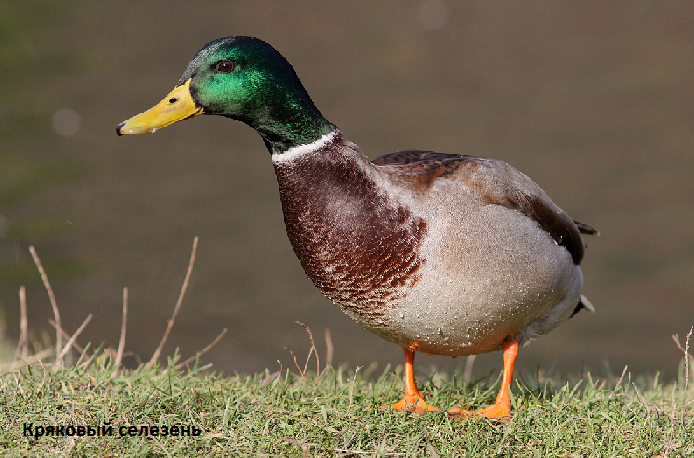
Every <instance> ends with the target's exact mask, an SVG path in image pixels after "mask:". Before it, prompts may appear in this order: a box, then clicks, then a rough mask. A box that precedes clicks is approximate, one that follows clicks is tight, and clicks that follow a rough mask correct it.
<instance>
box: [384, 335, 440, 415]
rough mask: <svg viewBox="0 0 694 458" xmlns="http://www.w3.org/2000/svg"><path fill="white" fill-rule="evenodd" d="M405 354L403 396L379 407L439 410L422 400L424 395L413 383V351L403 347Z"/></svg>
mask: <svg viewBox="0 0 694 458" xmlns="http://www.w3.org/2000/svg"><path fill="white" fill-rule="evenodd" d="M402 351H403V353H404V354H405V397H404V398H403V399H401V400H400V401H398V402H396V403H395V404H392V405H388V404H386V405H383V406H381V407H392V408H394V409H395V410H397V411H401V410H403V409H412V411H413V412H414V413H417V414H423V413H427V412H431V411H433V410H439V409H437V408H436V407H434V406H432V405H431V404H427V403H426V402H425V401H424V395H423V394H422V392H421V391H419V390H418V389H417V385H415V383H414V370H413V367H412V366H413V364H414V351H412V350H410V349H408V348H403V349H402Z"/></svg>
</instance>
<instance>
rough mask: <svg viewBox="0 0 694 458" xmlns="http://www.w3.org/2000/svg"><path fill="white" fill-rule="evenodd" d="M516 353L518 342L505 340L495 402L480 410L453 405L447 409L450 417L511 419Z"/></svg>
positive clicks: (463, 418)
mask: <svg viewBox="0 0 694 458" xmlns="http://www.w3.org/2000/svg"><path fill="white" fill-rule="evenodd" d="M517 355H518V342H517V341H514V340H507V341H506V342H504V344H503V358H504V371H503V373H502V377H501V388H500V389H499V394H497V396H496V403H495V404H492V405H491V406H489V407H487V408H486V409H482V410H463V409H461V408H460V407H454V408H453V409H451V410H449V411H448V417H449V418H451V419H456V418H460V419H461V420H465V419H467V418H470V417H486V418H491V419H494V420H499V421H509V420H510V419H511V417H510V414H511V391H510V389H511V381H512V380H513V367H514V366H515V363H516V356H517Z"/></svg>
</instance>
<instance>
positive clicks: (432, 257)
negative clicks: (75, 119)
mask: <svg viewBox="0 0 694 458" xmlns="http://www.w3.org/2000/svg"><path fill="white" fill-rule="evenodd" d="M200 114H212V115H220V116H226V117H228V118H231V119H237V120H239V121H243V122H244V123H246V124H248V125H249V126H251V127H252V128H254V129H255V130H256V131H257V132H258V133H259V134H260V136H261V137H262V139H263V141H264V142H265V146H266V147H267V149H268V151H269V152H270V154H271V158H272V164H273V166H274V168H275V173H276V175H277V181H278V183H279V194H280V199H281V201H282V211H283V213H284V221H285V224H286V227H287V235H288V236H289V240H290V242H291V244H292V246H293V247H294V252H295V253H296V255H297V257H298V258H299V260H300V262H301V265H302V266H303V268H304V271H305V272H306V275H307V276H308V277H309V278H310V279H311V280H312V281H313V283H314V284H315V285H316V287H317V288H318V289H320V291H321V292H322V293H323V294H325V295H326V296H327V297H328V298H329V299H330V300H332V301H333V302H334V303H335V304H337V305H338V306H339V307H340V308H341V309H342V310H343V311H344V312H345V313H346V314H347V315H349V316H350V318H352V319H353V320H354V321H356V322H357V323H359V324H360V325H361V326H362V327H364V328H365V329H367V330H369V331H371V332H373V333H374V334H376V335H378V336H380V337H382V338H384V339H386V340H388V341H390V342H393V343H395V344H397V345H400V346H401V347H402V348H403V352H404V354H405V395H404V398H403V399H402V400H401V401H399V402H397V403H395V404H392V407H394V408H395V409H398V410H401V409H406V408H408V409H413V410H414V411H416V412H418V413H423V412H426V411H431V410H438V409H437V408H436V407H434V406H432V405H430V404H428V403H427V402H426V401H425V400H424V396H423V395H422V393H421V392H420V391H419V390H418V389H417V386H416V385H415V381H414V376H413V368H412V366H413V363H414V356H415V352H417V351H419V352H424V353H427V354H433V355H448V356H461V355H476V354H479V353H484V352H489V351H493V350H497V349H502V351H503V360H504V370H503V376H502V384H501V389H500V390H499V394H498V396H497V399H496V403H495V404H494V405H492V406H491V407H488V408H486V409H483V410H480V411H476V412H475V411H464V410H462V409H460V408H454V409H452V410H450V411H449V413H450V414H451V415H452V416H461V415H462V416H472V415H479V416H486V417H489V418H505V417H508V416H509V414H510V410H511V403H510V395H509V389H510V385H511V383H512V376H513V367H514V363H515V361H516V355H517V351H518V347H519V345H522V344H524V343H526V342H528V341H530V340H531V339H532V338H534V337H535V336H537V335H540V334H544V333H547V332H549V331H550V330H551V329H553V328H554V327H556V326H557V325H558V324H559V323H561V322H563V321H565V320H566V319H568V318H569V317H571V316H572V315H573V314H575V313H576V312H578V311H579V310H580V309H581V308H588V309H591V310H592V309H593V308H592V306H591V305H590V303H589V302H588V301H587V300H586V299H585V298H584V297H583V296H582V295H581V289H582V287H583V276H582V274H581V269H580V267H579V264H580V262H581V259H582V258H583V254H584V248H585V245H584V242H583V240H582V238H581V233H585V234H595V233H596V232H597V231H595V229H593V228H592V227H590V226H587V225H584V224H581V223H577V222H575V221H574V220H572V219H571V218H570V217H569V216H568V215H567V214H566V213H565V212H564V211H562V210H561V209H560V208H559V207H558V206H557V205H555V204H554V202H552V200H551V199H550V198H549V197H548V196H547V194H545V192H544V191H543V190H542V189H540V187H539V186H538V185H537V184H535V183H534V182H533V181H532V180H530V179H529V178H528V177H527V176H525V175H523V174H522V173H521V172H519V171H518V170H516V169H514V168H513V167H511V166H510V165H508V164H506V163H505V162H502V161H498V160H494V159H486V158H481V157H474V156H460V155H454V154H441V153H436V152H433V151H414V150H407V151H399V152H396V153H394V154H389V155H385V156H381V157H379V158H377V159H375V160H373V161H371V162H369V160H368V159H367V158H366V156H365V155H364V154H363V153H362V152H361V150H360V149H359V147H358V146H357V145H355V144H354V143H352V142H350V141H349V140H347V138H346V137H345V136H344V134H343V133H342V132H341V131H340V130H339V129H338V128H337V127H336V126H335V125H333V124H332V123H330V122H329V121H328V120H327V119H326V118H325V117H324V116H323V115H322V114H321V112H320V111H318V109H317V108H316V106H315V105H314V104H313V102H312V100H311V98H310V97H309V95H308V93H307V92H306V90H305V89H304V87H303V85H302V84H301V82H300V80H299V78H298V77H297V75H296V73H295V72H294V69H293V67H292V66H291V65H290V64H289V63H288V62H287V60H286V59H285V58H284V57H282V55H281V54H280V53H279V52H277V51H276V50H275V49H274V48H273V47H272V46H270V45H269V44H267V43H265V42H263V41H261V40H259V39H257V38H251V37H226V38H220V39H217V40H214V41H212V42H210V43H208V44H207V45H205V46H204V47H203V48H202V49H201V50H200V51H198V53H197V54H196V55H195V57H193V59H192V60H191V61H190V62H189V63H188V66H187V67H186V69H185V71H184V72H183V76H182V77H181V79H180V81H179V82H178V85H177V86H176V87H175V88H174V89H173V91H171V93H169V94H168V95H167V96H166V97H165V98H164V99H163V100H162V101H161V102H160V103H159V104H158V105H156V106H154V107H153V108H151V109H150V110H148V111H146V112H144V113H141V114H139V115H137V116H135V117H133V118H131V119H129V120H127V121H125V122H123V123H121V124H120V125H119V126H118V128H117V132H118V134H119V135H123V134H140V133H148V132H155V131H156V130H158V129H160V128H162V127H165V126H168V125H170V124H173V123H175V122H177V121H181V120H183V119H187V118H190V117H193V116H197V115H200Z"/></svg>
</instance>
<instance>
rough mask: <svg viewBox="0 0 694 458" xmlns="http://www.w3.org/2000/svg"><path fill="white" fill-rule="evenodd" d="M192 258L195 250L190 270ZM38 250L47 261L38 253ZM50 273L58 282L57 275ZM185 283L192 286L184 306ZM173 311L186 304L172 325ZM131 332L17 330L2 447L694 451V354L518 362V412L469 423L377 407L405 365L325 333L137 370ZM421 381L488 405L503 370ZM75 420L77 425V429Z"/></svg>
mask: <svg viewBox="0 0 694 458" xmlns="http://www.w3.org/2000/svg"><path fill="white" fill-rule="evenodd" d="M193 259H194V252H193V256H191V263H190V265H189V272H190V271H191V270H192V266H193ZM35 260H36V261H37V265H40V261H38V257H36V258H35ZM44 282H45V283H46V285H47V288H48V289H49V291H50V285H49V284H48V282H47V279H45V278H44ZM184 291H185V285H184V288H183V289H182V291H181V296H180V298H179V302H178V303H177V305H176V310H178V309H179V308H180V303H181V299H182V298H183V293H184ZM52 302H53V301H52ZM125 307H127V296H124V310H127V308H125ZM55 311H56V313H57V306H56V309H55ZM58 316H59V315H58ZM126 316H127V314H125V313H124V320H123V323H125V322H126V319H125V318H126ZM174 319H175V313H174V317H173V318H172V319H171V320H170V322H169V323H170V325H169V327H168V328H167V335H168V331H170V330H171V328H172V327H173V324H174V323H173V322H174ZM57 321H59V319H57V320H56V322H57ZM85 321H86V320H85ZM56 324H57V323H56ZM57 329H59V328H58V327H57ZM307 331H308V332H309V337H310V339H311V342H312V343H313V335H312V334H311V333H310V330H309V329H308V328H307ZM63 332H64V331H63ZM61 335H62V334H61ZM121 335H122V338H121V344H119V349H118V350H113V349H103V348H98V349H96V350H93V351H92V350H91V349H90V348H89V345H87V346H86V348H84V349H80V350H79V351H75V349H74V348H75V347H74V346H75V342H76V340H77V336H78V333H75V334H73V335H72V336H67V335H65V336H63V337H64V338H63V337H61V339H62V343H61V345H62V347H61V348H60V350H58V348H55V347H53V348H43V349H38V348H35V349H34V351H33V352H32V355H29V352H28V348H27V343H26V338H25V342H24V343H22V342H21V341H20V345H19V346H18V348H17V351H16V352H15V355H17V356H15V358H14V360H13V361H11V362H10V363H8V364H6V365H4V366H3V371H2V374H1V375H0V450H1V452H0V454H2V455H3V456H113V455H116V456H299V457H308V456H351V457H360V456H432V457H439V456H440V457H444V456H475V457H486V456H495V457H496V456H509V457H511V456H512V457H525V456H527V457H534V456H538V457H584V456H595V457H609V456H618V457H632V456H635V457H641V456H646V457H655V456H659V457H676V456H681V457H688V456H694V435H693V434H692V433H693V432H694V416H693V415H692V387H691V386H689V375H690V367H689V358H686V357H685V358H684V359H683V362H682V364H681V367H680V377H679V380H678V381H677V382H673V383H668V384H665V383H662V382H660V381H659V380H658V378H657V377H655V378H652V379H648V378H646V377H636V378H634V379H633V380H632V378H631V375H630V374H629V373H628V372H627V371H626V368H625V371H624V372H623V373H622V375H621V377H618V378H617V377H615V378H609V379H604V378H594V377H592V376H591V375H590V374H585V375H584V376H583V377H581V378H579V379H575V380H562V379H560V378H559V377H556V376H552V377H546V376H545V375H543V374H542V373H536V374H521V375H520V376H519V377H517V378H516V382H515V383H514V387H513V390H512V391H513V398H512V402H513V412H512V418H511V421H509V422H503V423H501V422H492V421H489V420H482V419H472V420H467V421H463V422H461V421H453V420H450V419H449V418H448V416H447V414H446V413H445V410H444V411H442V412H435V413H430V414H427V415H423V416H415V415H411V414H410V413H408V412H394V411H392V410H389V409H381V408H379V406H380V405H381V404H384V403H387V402H392V401H395V400H397V399H399V397H400V396H401V395H402V393H401V390H402V379H401V368H400V367H398V368H396V369H395V370H391V369H390V368H389V367H387V368H385V370H383V371H382V372H381V373H380V374H378V373H376V367H375V365H374V366H372V367H370V368H367V369H366V370H361V368H356V369H349V368H345V367H343V366H338V367H334V366H333V365H332V364H330V363H329V362H328V363H325V364H323V365H321V363H320V361H319V356H318V354H317V353H316V352H315V345H313V346H312V349H311V351H310V352H309V354H308V357H307V359H306V362H305V364H300V363H299V361H298V359H297V358H296V357H295V363H296V368H295V369H292V370H289V369H286V368H285V369H282V370H280V371H276V372H272V373H271V372H270V371H268V370H266V371H265V372H264V373H258V374H250V375H247V374H236V375H234V376H222V375H220V374H216V373H214V372H212V371H211V370H210V368H209V367H200V366H199V363H198V361H199V359H198V358H195V359H194V360H192V361H189V362H188V361H185V362H180V361H179V360H180V358H179V354H178V352H175V353H174V355H173V356H172V357H169V358H167V359H166V362H165V363H160V362H159V358H158V357H153V358H152V360H150V362H148V363H143V364H141V365H140V366H139V367H137V368H136V369H133V370H128V369H124V368H123V367H121V365H120V358H121V357H122V354H123V349H122V348H123V345H122V342H124V336H125V325H123V327H122V334H121ZM690 335H691V333H690ZM690 335H688V336H687V337H686V338H685V339H684V340H685V342H684V344H683V345H681V344H680V343H679V339H677V340H678V345H680V348H681V350H682V351H683V354H687V355H688V346H689V337H690ZM162 341H163V342H164V341H165V339H162ZM328 343H329V342H328ZM162 346H163V343H162V345H160V349H159V350H158V351H157V355H158V354H159V353H160V351H161V347H162ZM208 348H209V347H208ZM328 348H330V346H329V345H328ZM66 349H67V350H66ZM48 350H50V351H48ZM71 353H76V354H77V355H76V360H75V361H73V362H72V363H71V364H67V363H66V360H65V359H64V358H65V357H66V355H67V354H71ZM46 355H48V356H46ZM61 355H62V356H61ZM32 358H33V359H32ZM49 359H50V361H49ZM325 359H327V360H329V359H330V357H329V356H328V357H327V358H325ZM314 362H315V365H314ZM302 363H303V361H302ZM302 365H303V367H302ZM309 367H311V368H313V367H315V370H313V369H311V370H309ZM419 383H420V385H421V388H422V390H423V391H424V392H425V394H426V395H427V399H428V401H430V402H432V403H433V404H434V405H437V406H439V407H442V408H450V407H453V406H455V405H460V403H463V404H464V405H465V406H473V407H476V408H477V407H481V406H485V405H488V404H489V403H491V402H492V401H493V400H494V397H495V396H496V391H497V389H498V383H499V380H498V379H495V378H483V379H480V380H474V381H462V380H459V379H457V378H456V377H455V376H452V377H451V376H449V375H448V374H442V373H432V374H428V376H427V377H426V379H424V380H422V379H420V380H419ZM25 424H26V425H31V431H30V432H31V434H28V435H25V432H26V431H25ZM104 425H109V426H110V427H111V428H112V430H111V431H112V435H103V434H99V435H98V436H97V435H91V436H90V435H77V434H75V432H76V431H77V432H79V430H77V429H76V428H77V427H80V426H81V427H84V428H85V429H86V428H87V427H90V428H92V431H97V430H98V431H100V432H101V430H100V429H99V428H100V427H102V426H104ZM36 426H40V427H42V428H45V427H48V426H53V427H55V426H62V428H63V429H61V431H63V432H64V433H65V434H61V435H55V434H50V435H40V434H34V433H36V431H37V430H36ZM69 426H71V427H74V428H75V429H66V428H68V427H69ZM142 426H147V427H148V429H147V434H145V435H142V436H138V435H135V436H131V435H130V431H131V430H129V429H128V428H130V427H133V429H132V432H133V433H135V434H137V433H138V432H139V431H141V429H140V428H141V427H142ZM152 426H156V427H158V428H161V427H163V426H166V427H167V428H171V427H172V426H183V427H186V428H190V427H193V428H195V429H187V430H186V431H188V432H189V433H190V432H191V431H199V435H197V436H192V435H191V434H186V435H185V436H181V435H180V434H178V435H175V436H174V435H172V434H168V435H166V436H164V435H162V434H160V433H161V431H162V430H161V429H159V430H158V434H156V435H155V434H153V432H154V431H152V429H151V427H152ZM84 431H85V430H82V432H84ZM121 431H122V432H123V434H122V435H121ZM180 431H181V430H178V431H177V432H180ZM67 433H72V434H70V435H68V434H67Z"/></svg>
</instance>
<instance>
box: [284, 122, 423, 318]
mask: <svg viewBox="0 0 694 458" xmlns="http://www.w3.org/2000/svg"><path fill="white" fill-rule="evenodd" d="M273 165H274V167H275V173H276V175H277V180H278V182H279V190H280V199H281V201H282V211H283V213H284V221H285V224H286V226H287V235H288V236H289V239H290V241H291V243H292V246H293V247H294V252H295V253H296V255H297V257H298V258H299V260H300V261H301V264H302V266H303V268H304V270H305V271H306V274H307V275H308V277H309V278H310V279H311V280H312V281H313V282H314V284H315V285H316V286H317V287H318V288H319V289H320V290H321V291H322V292H323V293H324V294H325V295H326V296H328V297H329V298H330V299H332V300H333V301H334V302H336V303H338V304H340V305H342V307H343V308H344V309H345V310H346V311H348V313H350V314H356V315H359V320H360V321H362V322H364V321H367V322H370V323H371V325H372V326H376V327H378V323H379V320H380V317H381V313H380V311H379V310H380V309H381V307H382V306H383V305H384V304H385V303H387V302H388V301H392V300H393V299H394V298H396V297H398V296H399V295H404V294H405V291H406V289H407V287H408V286H411V285H412V284H414V283H415V282H416V281H417V279H418V278H419V277H418V274H417V271H418V270H419V267H420V265H421V263H422V261H421V259H420V257H419V256H418V254H419V249H420V244H421V241H422V239H423V237H424V236H425V234H426V224H425V223H424V221H423V220H422V219H421V218H418V217H416V216H414V215H413V214H412V212H411V210H410V209H409V208H408V207H407V206H406V205H404V204H403V203H402V202H400V201H398V199H397V196H393V195H391V194H389V193H388V192H387V189H384V183H383V182H381V181H382V180H383V178H382V177H380V175H379V173H378V171H377V170H375V169H374V168H373V165H372V164H371V163H369V162H368V160H367V159H366V158H365V157H364V155H363V154H362V153H361V151H359V149H358V148H357V147H356V145H354V144H352V143H350V142H349V141H347V140H346V139H345V138H344V137H343V136H342V134H341V133H340V131H339V130H335V131H334V132H332V133H330V134H327V135H325V136H323V137H321V138H320V139H319V140H318V141H316V142H314V143H312V144H309V145H303V146H299V147H296V148H293V149H290V150H288V151H286V152H285V153H283V154H279V155H276V154H275V155H273ZM386 188H387V186H386ZM353 317H354V318H356V317H355V316H354V315H353Z"/></svg>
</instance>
